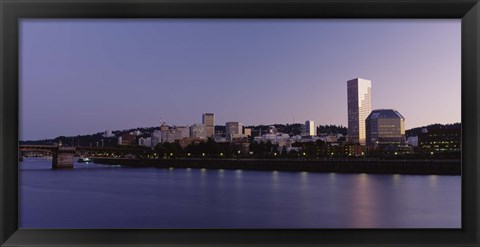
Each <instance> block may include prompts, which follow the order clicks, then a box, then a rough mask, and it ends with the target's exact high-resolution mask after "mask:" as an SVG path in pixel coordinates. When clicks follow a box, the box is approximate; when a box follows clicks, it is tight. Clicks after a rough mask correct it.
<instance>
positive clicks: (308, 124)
mask: <svg viewBox="0 0 480 247" xmlns="http://www.w3.org/2000/svg"><path fill="white" fill-rule="evenodd" d="M304 128H305V130H304V135H305V136H317V127H315V122H314V121H312V120H307V121H305V126H304Z"/></svg>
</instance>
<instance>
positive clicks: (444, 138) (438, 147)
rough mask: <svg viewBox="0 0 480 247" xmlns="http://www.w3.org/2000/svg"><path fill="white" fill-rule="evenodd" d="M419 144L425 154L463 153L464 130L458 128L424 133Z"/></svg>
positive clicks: (420, 136) (419, 138)
mask: <svg viewBox="0 0 480 247" xmlns="http://www.w3.org/2000/svg"><path fill="white" fill-rule="evenodd" d="M418 144H419V147H421V148H422V150H423V151H425V152H435V153H442V152H461V151H462V129H461V127H458V128H448V129H447V128H442V129H430V130H426V131H423V132H422V133H421V134H420V135H419V136H418Z"/></svg>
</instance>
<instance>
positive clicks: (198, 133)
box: [190, 124, 207, 139]
mask: <svg viewBox="0 0 480 247" xmlns="http://www.w3.org/2000/svg"><path fill="white" fill-rule="evenodd" d="M190 137H192V138H199V139H206V138H207V131H206V129H205V124H194V125H192V126H190Z"/></svg>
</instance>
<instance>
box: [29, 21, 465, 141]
mask: <svg viewBox="0 0 480 247" xmlns="http://www.w3.org/2000/svg"><path fill="white" fill-rule="evenodd" d="M460 26H461V22H460V20H192V19H190V20H181V19H177V20H165V19H164V20H61V19H57V20H39V19H37V20H35V19H24V20H22V21H21V22H20V28H21V29H20V59H21V61H20V111H21V112H20V128H21V129H20V138H21V140H33V139H43V138H54V137H57V136H60V135H65V136H71V135H72V136H73V135H79V134H90V133H97V132H101V131H105V130H107V129H110V130H116V129H128V128H135V127H147V126H158V125H159V124H160V121H161V120H163V121H166V122H167V123H168V124H175V125H191V124H194V123H201V115H202V113H204V112H213V113H215V117H216V119H215V120H216V124H217V125H223V124H225V122H228V121H239V122H243V123H244V124H245V125H250V124H273V123H292V122H293V116H294V117H295V122H298V123H300V122H302V123H303V122H305V120H307V119H310V120H314V121H315V123H316V124H337V125H343V126H346V125H347V80H350V79H353V78H356V77H361V78H364V79H368V80H371V81H372V106H373V107H372V108H373V109H379V108H394V109H397V110H398V111H399V112H400V113H401V114H402V115H403V116H404V117H405V119H406V120H405V122H406V128H407V129H408V128H413V127H419V126H423V125H428V124H432V123H454V122H460V119H461V112H460V103H461V102H460V101H461V92H460V87H461V81H460V80H461V77H460V69H461V62H460V48H461V45H460V40H461V38H460Z"/></svg>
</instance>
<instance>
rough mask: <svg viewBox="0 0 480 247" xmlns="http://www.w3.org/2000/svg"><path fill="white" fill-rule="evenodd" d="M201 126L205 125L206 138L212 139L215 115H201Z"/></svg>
mask: <svg viewBox="0 0 480 247" xmlns="http://www.w3.org/2000/svg"><path fill="white" fill-rule="evenodd" d="M202 124H204V125H205V130H206V132H207V137H213V134H215V114H213V113H203V115H202Z"/></svg>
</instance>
